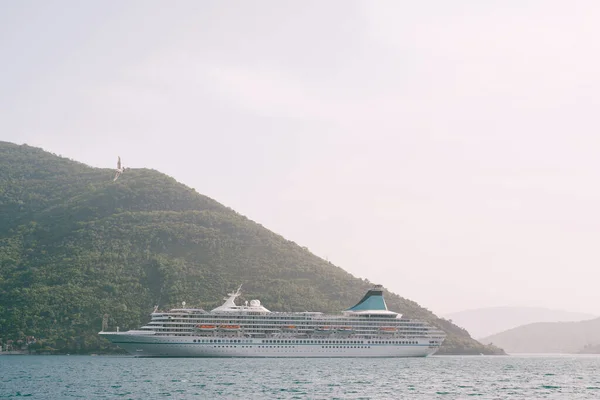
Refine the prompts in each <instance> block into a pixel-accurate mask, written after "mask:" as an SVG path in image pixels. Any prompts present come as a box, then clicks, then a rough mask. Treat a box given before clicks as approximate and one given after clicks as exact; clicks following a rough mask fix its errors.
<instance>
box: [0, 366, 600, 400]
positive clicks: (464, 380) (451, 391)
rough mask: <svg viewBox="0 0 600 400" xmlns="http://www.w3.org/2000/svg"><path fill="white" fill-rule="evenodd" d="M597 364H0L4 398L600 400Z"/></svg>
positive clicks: (1, 389) (2, 395) (0, 381)
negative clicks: (476, 399) (475, 399)
mask: <svg viewBox="0 0 600 400" xmlns="http://www.w3.org/2000/svg"><path fill="white" fill-rule="evenodd" d="M598 370H600V357H599V356H511V357H486V356H475V357H442V356H440V357H428V358H414V359H312V360H311V359H300V358H294V359H259V358H256V359H243V358H242V359H230V358H228V359H218V358H211V359H201V358H196V359H194V358H186V359H175V358H167V359H160V358H150V359H139V358H132V357H102V356H97V357H93V358H92V357H86V356H69V357H64V356H10V357H9V356H3V357H0V371H2V380H0V398H17V397H31V398H35V399H54V398H59V399H70V398H85V399H96V398H97V399H100V398H107V399H111V398H124V399H158V398H164V397H172V398H176V399H208V398H211V399H212V398H219V399H221V398H223V399H241V398H243V399H260V400H264V399H271V398H273V399H336V398H337V399H374V400H377V399H389V398H415V399H416V398H418V399H446V398H447V399H457V398H458V399H461V398H481V399H536V398H546V399H598V398H599V395H598V393H599V392H598V391H599V390H600V381H599V380H598V374H597V371H598Z"/></svg>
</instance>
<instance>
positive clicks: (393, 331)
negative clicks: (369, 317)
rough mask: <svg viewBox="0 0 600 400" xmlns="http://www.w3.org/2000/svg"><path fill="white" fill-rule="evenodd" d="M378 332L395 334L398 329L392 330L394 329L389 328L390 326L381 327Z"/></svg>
mask: <svg viewBox="0 0 600 400" xmlns="http://www.w3.org/2000/svg"><path fill="white" fill-rule="evenodd" d="M379 330H380V331H381V332H382V333H396V332H398V328H394V327H391V326H382V327H381V328H379Z"/></svg>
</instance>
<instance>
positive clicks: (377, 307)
mask: <svg viewBox="0 0 600 400" xmlns="http://www.w3.org/2000/svg"><path fill="white" fill-rule="evenodd" d="M346 311H388V308H387V305H386V304H385V300H384V299H383V286H381V285H375V286H373V288H372V289H369V291H368V292H367V294H365V295H364V296H363V298H362V299H361V300H360V301H359V302H358V303H357V304H356V305H355V306H354V307H350V308H348V309H347V310H346Z"/></svg>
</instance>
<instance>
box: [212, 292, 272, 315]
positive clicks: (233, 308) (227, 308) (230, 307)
mask: <svg viewBox="0 0 600 400" xmlns="http://www.w3.org/2000/svg"><path fill="white" fill-rule="evenodd" d="M241 289H242V286H241V285H240V287H239V288H238V290H237V291H235V292H233V293H229V294H228V296H229V297H225V298H224V300H225V303H223V305H221V306H219V307H217V308H213V309H212V310H211V312H246V313H250V314H255V313H256V314H266V313H270V312H271V311H269V310H267V308H265V306H263V305H262V304H260V300H250V304H248V302H247V301H246V302H245V303H244V305H243V306H238V305H237V304H235V299H236V298H238V297H239V295H240V294H241V292H240V290H241Z"/></svg>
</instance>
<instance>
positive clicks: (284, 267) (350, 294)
mask: <svg viewBox="0 0 600 400" xmlns="http://www.w3.org/2000/svg"><path fill="white" fill-rule="evenodd" d="M112 176H113V171H112V170H109V169H98V168H91V167H89V166H86V165H84V164H81V163H78V162H75V161H72V160H69V159H65V158H61V157H58V156H56V155H53V154H51V153H48V152H45V151H43V150H41V149H38V148H34V147H30V146H27V145H15V144H11V143H5V142H0V338H3V339H4V340H5V341H6V340H22V339H23V338H24V337H26V336H35V337H36V338H38V339H40V340H38V342H37V343H36V345H35V346H36V347H38V348H46V349H48V350H51V349H55V350H58V351H69V352H89V351H100V350H102V349H108V348H110V346H109V344H108V343H107V342H106V341H105V340H104V339H102V338H100V337H99V336H98V335H97V332H98V331H99V330H100V327H101V324H102V316H103V315H104V314H105V313H106V314H109V316H110V318H109V326H111V327H113V328H114V327H115V326H116V325H118V326H119V327H120V328H121V329H129V328H136V327H139V326H140V325H141V324H142V323H144V322H147V320H148V318H149V312H150V311H151V310H152V308H153V306H154V305H156V304H159V305H160V306H161V308H167V307H169V306H174V305H177V304H180V302H181V301H186V302H187V304H188V305H190V306H192V305H195V306H199V307H203V308H210V307H212V306H215V305H217V304H219V303H220V302H221V299H222V297H223V295H224V294H225V293H227V292H228V291H230V290H232V289H234V288H235V287H236V286H237V285H239V284H240V283H243V284H244V294H245V295H246V298H260V299H261V301H262V302H263V303H264V304H265V305H266V306H267V307H268V308H269V309H271V310H278V311H283V310H300V311H303V310H318V311H330V312H337V311H339V310H342V309H344V308H347V307H348V306H350V305H352V304H354V303H356V301H357V300H358V299H359V298H360V296H361V295H362V294H363V292H364V291H365V290H367V289H368V288H369V287H370V286H371V284H370V283H369V282H368V281H366V280H361V279H358V278H355V277H353V276H352V275H350V274H349V273H347V272H345V271H344V270H342V269H341V268H339V267H336V266H334V265H332V264H331V263H329V262H326V261H324V260H323V259H321V258H319V257H316V256H315V255H313V254H311V253H310V252H309V251H307V250H306V249H304V248H302V247H300V246H299V245H297V244H296V243H294V242H291V241H289V240H286V239H284V238H283V237H281V236H279V235H277V234H275V233H273V232H271V231H269V230H267V229H265V228H264V227H262V226H261V225H260V224H257V223H255V222H252V221H250V220H249V219H247V218H246V217H244V216H242V215H240V214H238V213H236V212H235V211H233V210H231V209H229V208H227V207H225V206H223V205H221V204H219V203H218V202H216V201H214V200H212V199H210V198H208V197H206V196H203V195H200V194H198V193H197V192H195V191H194V190H193V189H190V188H188V187H186V186H184V185H182V184H179V183H177V182H176V181H175V180H174V179H173V178H170V177H168V176H166V175H164V174H161V173H159V172H157V171H154V170H149V169H130V170H127V171H125V173H124V174H123V175H122V176H121V178H119V180H118V181H116V182H113V181H112ZM386 297H387V301H388V306H389V307H390V309H392V310H395V311H399V312H402V313H404V314H405V315H406V316H409V317H416V318H422V319H426V320H428V321H430V322H432V323H433V324H435V325H437V326H438V327H440V328H442V329H443V330H445V331H446V332H447V333H448V338H447V339H446V341H445V344H444V347H443V348H442V349H441V350H440V353H461V354H479V353H484V354H491V353H502V351H501V350H500V349H497V348H495V347H493V346H483V345H481V344H480V343H478V342H476V341H475V340H473V339H471V338H470V337H469V335H468V333H467V332H466V331H465V330H463V329H461V328H459V327H457V326H455V325H453V324H452V323H450V322H449V321H446V320H444V319H439V318H437V317H436V316H435V315H434V314H433V313H431V312H430V311H428V310H426V309H424V308H422V307H420V306H419V305H418V304H417V303H415V302H413V301H410V300H407V299H404V298H402V297H400V296H397V295H395V294H392V293H386ZM242 300H243V299H242Z"/></svg>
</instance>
